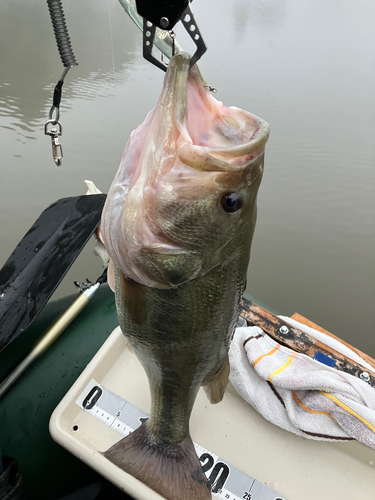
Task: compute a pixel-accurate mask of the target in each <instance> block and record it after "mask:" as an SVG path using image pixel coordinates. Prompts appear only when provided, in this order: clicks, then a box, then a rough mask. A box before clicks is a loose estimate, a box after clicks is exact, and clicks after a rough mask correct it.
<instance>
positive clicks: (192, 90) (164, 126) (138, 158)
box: [102, 52, 269, 288]
mask: <svg viewBox="0 0 375 500" xmlns="http://www.w3.org/2000/svg"><path fill="white" fill-rule="evenodd" d="M268 136H269V126H268V124H267V123H266V122H265V121H264V120H262V119H261V118H258V117H257V116H255V115H253V114H251V113H249V112H247V111H244V110H242V109H239V108H236V107H227V106H225V105H224V104H223V103H222V102H220V101H217V100H216V99H215V98H214V97H213V96H212V94H211V93H210V91H209V88H208V86H207V84H206V82H205V80H204V79H203V78H202V75H201V74H200V71H199V69H198V67H197V65H194V66H193V67H192V68H190V55H189V54H187V53H185V52H180V53H178V54H177V55H175V56H174V57H173V58H172V59H171V61H170V63H169V66H168V70H167V72H166V75H165V79H164V85H163V89H162V92H161V95H160V98H159V101H158V103H157V105H156V107H155V109H154V110H152V111H151V112H150V113H149V114H148V116H147V117H146V119H145V120H144V122H143V123H142V124H141V125H140V126H139V127H138V128H137V129H136V130H134V132H133V133H132V134H131V136H130V139H129V141H128V143H127V146H126V148H125V152H124V155H123V158H122V161H121V164H120V167H119V170H118V173H117V176H116V178H115V180H114V182H113V184H112V186H111V188H110V191H109V193H108V197H107V202H106V205H105V208H104V211H103V224H102V230H103V237H104V240H105V244H106V247H107V250H108V253H109V255H110V256H111V258H112V259H113V261H114V263H115V264H116V265H117V267H119V268H120V269H121V270H122V272H123V273H124V274H125V275H126V276H128V277H129V278H131V279H133V280H135V281H138V282H139V283H141V284H144V285H146V286H153V287H160V288H168V287H175V286H179V285H180V284H181V283H184V282H186V281H189V280H190V279H194V278H195V277H197V276H198V274H199V273H203V272H204V270H203V267H204V266H203V265H202V259H200V258H199V255H198V253H199V251H200V247H201V241H202V239H200V238H199V237H198V236H199V235H198V231H195V228H194V226H195V227H198V228H199V225H200V224H201V221H202V218H206V215H204V214H203V213H202V210H203V208H202V207H203V204H204V203H206V205H207V206H208V205H210V207H211V209H212V212H214V211H215V210H217V208H216V207H217V206H220V203H219V204H218V203H217V196H218V193H219V191H220V185H223V184H226V185H228V186H233V185H234V184H235V182H234V181H236V182H237V181H238V182H237V184H238V185H239V184H240V183H241V182H242V183H243V184H246V183H247V184H250V183H251V182H253V180H254V176H256V175H259V172H261V171H262V164H263V160H262V158H263V157H262V155H263V151H264V146H265V143H266V142H267V139H268ZM253 164H254V165H255V168H251V165H253ZM254 172H255V173H254ZM214 198H215V202H213V199H214ZM193 202H194V203H193ZM189 203H190V204H189ZM192 203H193V204H192ZM193 205H194V206H193ZM197 207H201V208H202V210H201V212H200V214H199V215H198V214H197V213H196V214H195V215H194V210H195V209H196V208H197ZM206 213H208V209H207V210H206ZM178 217H179V220H177V218H178ZM184 228H185V229H184ZM187 228H189V230H190V233H191V234H187ZM228 231H229V230H228ZM218 232H220V231H219V230H218ZM195 235H197V237H196V236H195ZM223 246H224V242H221V243H220V245H219V247H223ZM178 254H181V255H180V256H179V255H178ZM212 254H215V251H214V249H213V251H212ZM216 254H217V252H216ZM216 254H215V255H216ZM215 265H216V264H215ZM183 266H187V267H186V268H185V269H183V270H182V267H183ZM176 267H179V268H180V269H179V270H177V269H176ZM205 269H207V266H206V267H205Z"/></svg>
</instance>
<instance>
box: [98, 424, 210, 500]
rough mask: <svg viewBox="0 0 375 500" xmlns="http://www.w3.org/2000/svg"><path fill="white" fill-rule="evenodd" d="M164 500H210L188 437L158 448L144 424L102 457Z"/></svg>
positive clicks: (206, 485)
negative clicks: (164, 499)
mask: <svg viewBox="0 0 375 500" xmlns="http://www.w3.org/2000/svg"><path fill="white" fill-rule="evenodd" d="M102 455H104V456H105V457H106V458H107V459H108V460H110V461H111V462H112V463H114V464H115V465H117V467H119V468H120V469H121V470H123V471H125V472H127V473H129V474H131V475H132V476H134V477H135V478H137V479H139V480H140V481H142V482H143V483H144V484H146V485H147V486H149V487H150V488H152V489H153V490H155V491H156V492H157V493H159V494H160V495H162V496H163V497H164V498H166V499H167V500H187V499H192V500H193V499H194V500H211V491H210V486H209V484H208V481H207V479H206V477H205V475H204V472H203V469H202V466H201V463H200V461H199V458H198V456H197V454H196V452H195V449H194V445H193V442H192V440H191V438H190V437H186V438H185V439H184V440H183V441H182V442H181V443H172V444H165V445H159V444H156V443H155V440H154V439H152V438H151V436H150V434H149V432H148V429H147V422H146V423H144V424H142V425H141V426H140V427H138V429H136V430H135V431H134V432H132V433H131V434H130V435H129V436H127V437H125V438H123V439H121V441H119V442H118V443H116V444H114V445H113V446H112V447H111V448H109V449H108V450H107V451H105V452H104V453H102Z"/></svg>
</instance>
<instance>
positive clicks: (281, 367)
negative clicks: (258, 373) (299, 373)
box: [269, 352, 296, 382]
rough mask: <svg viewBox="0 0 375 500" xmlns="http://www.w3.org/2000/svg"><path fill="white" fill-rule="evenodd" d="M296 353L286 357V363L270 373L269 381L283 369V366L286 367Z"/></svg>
mask: <svg viewBox="0 0 375 500" xmlns="http://www.w3.org/2000/svg"><path fill="white" fill-rule="evenodd" d="M295 355H296V353H295V352H294V353H293V354H292V355H291V356H290V358H289V359H288V361H287V362H286V363H284V364H283V366H280V368H279V369H278V370H275V371H274V372H273V373H271V375H270V379H269V380H270V382H272V379H273V377H274V376H275V375H278V374H279V373H281V372H282V371H284V370H285V368H288V366H289V365H290V363H291V362H292V361H293V358H294V356H295Z"/></svg>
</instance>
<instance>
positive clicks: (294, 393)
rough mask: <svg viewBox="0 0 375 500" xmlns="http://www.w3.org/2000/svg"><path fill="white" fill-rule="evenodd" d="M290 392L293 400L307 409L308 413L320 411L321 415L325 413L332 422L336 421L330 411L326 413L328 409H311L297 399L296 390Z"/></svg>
mask: <svg viewBox="0 0 375 500" xmlns="http://www.w3.org/2000/svg"><path fill="white" fill-rule="evenodd" d="M292 394H293V399H294V401H295V402H296V403H297V404H298V405H299V406H300V407H301V408H303V409H304V410H306V411H308V412H309V413H320V414H321V415H327V417H329V418H332V420H333V421H334V422H336V420H335V419H334V418H333V417H332V415H331V414H330V413H328V411H318V410H312V409H311V408H309V407H308V406H306V405H305V404H303V403H302V401H301V400H300V399H299V397H298V396H297V394H296V392H295V391H292ZM336 424H337V422H336Z"/></svg>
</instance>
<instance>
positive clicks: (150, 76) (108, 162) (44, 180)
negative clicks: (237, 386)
mask: <svg viewBox="0 0 375 500" xmlns="http://www.w3.org/2000/svg"><path fill="white" fill-rule="evenodd" d="M63 5H64V9H65V14H66V20H67V24H68V28H69V32H70V36H71V40H72V46H73V49H74V52H75V55H76V58H77V60H78V63H79V66H77V67H75V68H73V69H71V70H70V72H69V74H68V76H67V78H66V82H65V85H64V90H63V99H62V106H61V122H62V125H63V128H64V130H63V136H62V137H61V143H62V146H63V150H64V159H63V164H62V166H61V167H60V168H57V167H56V166H55V164H54V162H53V160H52V156H51V144H50V142H51V141H50V138H49V137H46V136H44V134H43V128H44V123H45V121H46V119H47V117H48V111H49V108H50V106H51V104H52V93H53V88H54V86H55V84H56V82H57V80H58V79H59V77H60V75H61V73H62V69H63V67H62V64H61V61H60V58H59V55H58V52H57V49H56V45H55V40H54V36H53V32H52V27H51V25H50V20H49V14H48V9H47V5H46V2H45V0H33V2H30V1H29V0H2V2H1V4H0V147H1V149H0V151H1V155H0V172H1V183H0V208H1V210H0V227H1V245H0V264H2V263H3V262H5V261H6V259H7V258H8V256H9V254H10V253H11V252H12V250H13V248H14V247H15V246H16V244H17V243H18V241H19V240H20V239H21V238H22V236H23V235H24V234H25V232H26V231H27V229H28V228H29V227H30V226H31V225H32V224H33V222H34V220H35V219H36V218H37V217H38V215H39V213H40V212H41V211H42V210H43V209H44V208H46V207H47V206H48V205H49V204H51V203H52V202H53V201H55V200H56V199H58V198H62V197H66V196H73V195H77V194H83V193H84V192H85V186H84V184H83V180H84V179H91V180H92V181H94V182H95V184H96V185H97V186H98V187H99V188H100V189H102V190H103V192H106V191H107V190H108V188H109V186H110V184H111V181H112V179H113V177H114V175H115V173H116V170H117V167H118V164H119V161H120V158H121V155H122V152H123V149H124V146H125V143H126V141H127V139H128V137H129V134H130V132H131V131H132V130H133V129H134V128H135V127H136V126H137V125H138V124H139V123H140V122H141V121H142V120H143V119H144V117H145V115H146V114H147V112H148V111H149V110H150V109H151V108H152V107H153V106H154V105H155V103H156V101H157V98H158V96H159V93H160V90H161V86H162V82H163V76H164V75H163V73H162V71H160V70H159V69H157V68H155V67H153V66H151V65H150V64H149V63H147V62H146V61H144V60H143V59H142V55H141V47H142V38H141V33H140V32H139V31H138V30H137V28H136V27H135V25H133V23H132V22H131V20H130V19H129V18H128V17H127V15H126V14H125V12H124V11H123V9H122V7H121V6H120V4H119V3H118V2H117V1H116V0H79V1H77V0H75V1H73V0H64V1H63ZM192 8H193V11H194V13H195V16H196V20H197V22H198V24H199V27H200V29H201V32H202V34H203V36H204V38H205V41H206V43H207V45H208V47H209V49H208V52H207V53H206V54H205V56H204V57H203V58H202V61H201V62H200V69H201V71H202V73H203V75H204V77H205V79H206V80H207V81H208V82H209V83H210V84H211V85H212V86H214V87H216V88H217V90H218V92H217V94H216V97H217V99H219V100H221V101H223V102H224V103H225V104H226V105H235V106H238V107H240V108H244V109H246V110H248V111H251V112H253V113H254V114H256V115H259V116H261V117H262V118H264V119H265V120H267V121H268V122H269V123H270V126H271V137H270V140H269V143H268V145H267V149H266V167H265V175H264V180H263V183H262V186H261V189H260V193H259V215H258V223H257V229H256V232H255V237H254V243H253V251H252V257H251V262H250V268H249V278H248V292H249V293H250V294H251V295H253V296H255V297H257V298H258V299H259V300H261V301H263V302H264V303H266V304H268V305H270V306H271V307H273V308H274V309H276V310H278V311H279V312H281V313H283V314H286V315H291V314H293V313H294V312H295V311H298V312H299V313H301V314H303V315H304V316H306V317H308V318H309V319H311V320H312V321H314V322H316V323H318V324H320V325H321V326H323V327H324V328H326V329H328V330H330V331H331V332H333V333H334V334H336V335H338V336H340V337H341V338H343V339H345V340H347V341H349V342H350V343H352V344H354V345H355V346H357V347H358V348H360V349H362V350H364V351H367V352H368V353H369V354H370V355H372V356H375V332H374V326H373V325H374V310H375V307H374V305H375V284H374V283H375V264H374V253H375V218H374V215H375V194H374V192H375V104H374V100H375V85H374V82H375V30H374V27H373V23H374V19H375V3H374V2H372V1H371V0H356V1H353V0H352V1H349V0H340V1H339V0H253V1H251V2H249V1H248V0H230V1H228V0H226V1H224V0H195V1H194V2H193V5H192ZM176 32H177V35H178V39H179V40H180V41H181V44H182V45H183V47H184V48H186V49H187V50H190V49H191V46H189V43H188V42H187V38H186V37H185V36H183V34H182V31H181V29H176ZM100 273H101V268H100V264H99V262H98V260H97V258H96V257H94V256H93V255H92V245H89V248H87V249H85V251H84V252H83V254H82V255H81V256H80V257H79V259H78V260H77V262H76V264H75V265H74V266H73V268H72V270H71V271H70V272H69V274H68V276H67V278H66V279H65V281H64V282H63V284H62V285H61V287H60V289H59V291H58V293H57V295H56V296H61V295H66V294H70V293H75V288H74V285H73V280H78V281H82V280H84V279H85V278H86V277H87V278H90V279H95V278H96V277H97V276H98V275H99V274H100Z"/></svg>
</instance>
